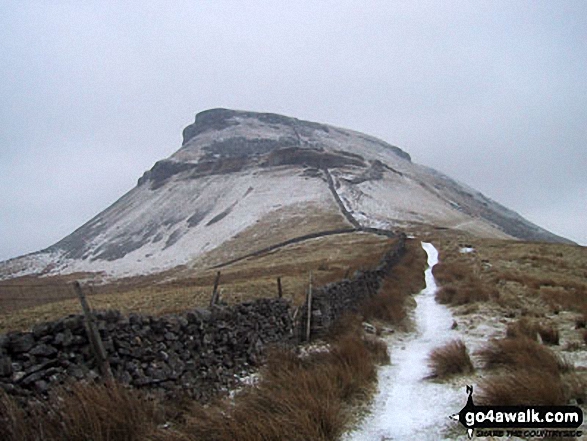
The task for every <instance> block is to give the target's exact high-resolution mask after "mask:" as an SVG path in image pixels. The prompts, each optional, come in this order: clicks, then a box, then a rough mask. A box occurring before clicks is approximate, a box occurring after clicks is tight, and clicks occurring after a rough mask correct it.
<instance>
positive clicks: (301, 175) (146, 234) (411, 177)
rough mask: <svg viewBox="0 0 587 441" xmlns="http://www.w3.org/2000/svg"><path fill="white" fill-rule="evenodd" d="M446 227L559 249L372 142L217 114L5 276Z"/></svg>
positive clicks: (120, 270) (193, 260)
mask: <svg viewBox="0 0 587 441" xmlns="http://www.w3.org/2000/svg"><path fill="white" fill-rule="evenodd" d="M357 226H360V227H361V226H362V227H373V228H385V229H391V230H403V231H408V232H409V231H410V230H411V229H412V228H416V227H417V228H447V229H457V230H463V231H467V232H470V233H472V234H475V235H478V236H482V237H497V238H515V239H524V240H540V241H564V239H563V238H560V237H558V236H555V235H554V234H552V233H550V232H548V231H546V230H544V229H542V228H540V227H538V226H536V225H534V224H532V223H530V222H528V221H527V220H525V219H524V218H522V217H521V216H519V215H518V214H517V213H515V212H513V211H511V210H509V209H507V208H505V207H503V206H501V205H499V204H498V203H496V202H494V201H492V200H490V199H488V198H486V197H485V196H483V195H482V194H481V193H479V192H477V191H476V190H474V189H472V188H470V187H467V186H465V185H463V184H460V183H457V182H456V181H454V180H452V179H451V178H449V177H447V176H445V175H443V174H441V173H439V172H437V171H435V170H433V169H430V168H427V167H424V166H421V165H418V164H415V163H413V162H412V161H411V158H410V155H409V154H407V153H406V152H404V151H403V150H401V149H400V148H398V147H395V146H393V145H390V144H388V143H386V142H384V141H381V140H379V139H377V138H374V137H371V136H368V135H364V134H362V133H358V132H354V131H351V130H347V129H341V128H337V127H333V126H329V125H326V124H318V123H314V122H308V121H303V120H299V119H296V118H290V117H287V116H282V115H275V114H271V113H255V112H245V111H235V110H227V109H212V110H207V111H205V112H201V113H199V114H197V115H196V120H195V122H194V123H193V124H191V125H189V126H188V127H186V128H185V130H184V132H183V145H182V147H181V148H180V149H179V150H178V151H177V152H176V153H174V154H173V155H171V157H169V158H167V159H164V160H161V161H159V162H157V163H156V164H155V165H154V166H153V167H152V168H151V170H149V171H147V172H145V173H144V174H143V176H142V177H141V178H140V179H139V180H138V184H137V186H136V187H135V188H133V189H132V190H131V191H129V192H128V193H127V194H125V195H124V196H122V197H121V198H120V199H119V200H118V201H116V202H115V203H114V204H112V205H111V206H110V207H108V208H107V209H106V210H104V211H103V212H102V213H100V214H98V215H97V216H96V217H94V218H93V219H92V220H90V221H89V222H87V223H86V224H85V225H83V226H81V227H80V228H79V229H77V230H76V231H74V232H73V233H72V234H70V235H69V236H67V237H65V238H64V239H62V240H61V241H59V242H57V243H56V244H55V245H53V246H51V247H49V248H47V249H45V250H42V251H39V252H36V253H33V254H29V255H27V256H23V257H20V258H16V259H11V260H9V261H6V262H3V263H0V277H1V278H10V277H17V276H23V275H39V274H46V275H62V274H71V273H76V272H84V273H88V272H90V273H95V274H96V273H100V274H102V275H104V276H107V277H111V278H116V277H123V276H134V275H141V274H152V273H156V272H160V271H166V270H170V269H173V268H178V267H185V268H205V267H210V266H213V265H218V264H220V263H222V262H226V261H230V260H234V259H236V258H239V257H240V256H244V255H247V254H249V253H251V252H254V251H256V250H260V249H263V248H267V247H270V246H272V245H275V244H276V243H280V242H284V241H288V240H292V239H295V238H296V237H299V236H303V235H308V234H319V233H320V232H322V231H332V230H336V229H344V228H356V227H357Z"/></svg>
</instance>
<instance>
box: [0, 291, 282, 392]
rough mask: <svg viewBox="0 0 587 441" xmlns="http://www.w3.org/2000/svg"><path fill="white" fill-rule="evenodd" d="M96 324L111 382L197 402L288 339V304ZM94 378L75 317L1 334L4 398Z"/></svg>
mask: <svg viewBox="0 0 587 441" xmlns="http://www.w3.org/2000/svg"><path fill="white" fill-rule="evenodd" d="M96 318H97V325H98V329H99V332H100V335H101V337H102V340H103V342H104V346H105V349H106V352H107V354H108V359H109V361H110V365H111V368H112V372H113V375H114V377H115V378H116V379H117V380H119V381H121V382H123V383H127V384H131V385H133V386H135V387H139V388H140V387H149V388H156V389H161V390H163V391H166V392H169V393H173V392H174V391H179V390H181V391H182V392H186V393H188V394H189V395H191V396H193V397H194V398H197V399H199V400H202V401H206V400H207V399H208V398H210V397H211V396H212V395H213V394H215V393H216V392H217V391H218V390H220V389H222V388H226V387H229V386H231V385H232V384H233V383H234V382H235V381H236V379H237V377H238V376H239V375H241V374H242V373H243V372H246V371H247V370H250V368H251V367H252V366H254V365H255V364H257V363H258V361H259V357H260V355H261V353H262V351H263V348H264V347H265V346H266V345H267V344H269V343H274V342H284V341H287V340H289V339H290V338H291V335H292V320H291V316H290V306H289V304H288V302H286V301H285V300H281V299H261V300H257V301H255V302H251V303H243V304H239V305H236V306H232V307H213V308H212V309H211V310H207V309H196V310H193V311H190V312H187V313H186V314H181V315H171V316H166V317H151V316H140V315H130V316H126V317H125V316H123V315H121V314H120V313H119V312H116V311H106V312H99V313H97V314H96ZM97 377H98V372H97V367H96V365H95V362H94V359H93V355H92V353H91V350H90V346H89V342H88V338H87V334H86V331H85V326H84V319H83V316H81V315H73V316H69V317H66V318H64V319H62V320H59V321H56V322H51V323H44V324H41V325H37V326H36V327H34V328H33V330H32V331H31V332H19V333H9V334H6V335H3V336H0V387H1V388H3V389H4V390H6V391H7V392H9V393H10V394H13V395H17V396H24V397H26V396H30V395H32V394H33V393H46V392H47V391H48V390H49V388H50V387H51V386H52V385H55V384H59V383H63V382H64V381H65V380H66V379H68V378H74V379H92V378H97Z"/></svg>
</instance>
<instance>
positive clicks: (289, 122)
mask: <svg viewBox="0 0 587 441" xmlns="http://www.w3.org/2000/svg"><path fill="white" fill-rule="evenodd" d="M235 117H241V118H250V119H257V120H258V121H260V122H263V123H265V124H269V125H271V124H273V125H282V126H286V127H291V128H293V129H294V131H295V130H297V129H300V130H322V131H324V132H326V133H328V131H329V128H328V126H326V125H323V124H318V123H314V122H310V121H302V120H299V119H297V118H291V117H289V116H283V115H278V114H275V113H258V112H245V111H240V110H230V109H210V110H205V111H203V112H200V113H198V114H197V115H196V121H195V122H194V123H193V124H191V125H189V126H187V127H186V128H185V129H184V130H183V145H185V144H186V143H187V142H188V141H190V140H191V139H192V138H194V137H196V136H198V135H199V134H201V133H204V132H206V131H209V130H222V129H225V128H227V127H230V126H234V125H238V124H239V122H238V121H237V120H236V119H235Z"/></svg>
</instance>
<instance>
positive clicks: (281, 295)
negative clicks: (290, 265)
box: [277, 277, 283, 299]
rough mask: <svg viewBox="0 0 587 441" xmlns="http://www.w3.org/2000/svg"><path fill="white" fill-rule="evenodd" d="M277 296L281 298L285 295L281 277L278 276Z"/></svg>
mask: <svg viewBox="0 0 587 441" xmlns="http://www.w3.org/2000/svg"><path fill="white" fill-rule="evenodd" d="M277 297H279V298H280V299H281V298H282V297H283V290H282V289H281V277H278V278H277Z"/></svg>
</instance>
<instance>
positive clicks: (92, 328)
mask: <svg viewBox="0 0 587 441" xmlns="http://www.w3.org/2000/svg"><path fill="white" fill-rule="evenodd" d="M73 289H74V290H75V292H76V294H77V296H78V297H79V301H80V303H81V305H82V310H83V311H84V317H85V322H86V332H87V333H88V340H89V341H90V348H91V350H92V353H93V354H94V358H95V359H96V364H97V365H98V370H99V371H100V374H101V375H102V378H103V379H104V380H108V381H110V380H112V371H111V370H110V363H109V362H108V357H107V355H106V350H105V349H104V344H103V343H102V339H101V338H100V333H99V332H98V327H97V326H96V319H95V318H94V314H92V311H91V310H90V307H89V305H88V302H87V300H86V296H85V294H84V291H83V290H82V287H81V285H80V283H79V282H78V281H77V280H76V281H75V282H73Z"/></svg>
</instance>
